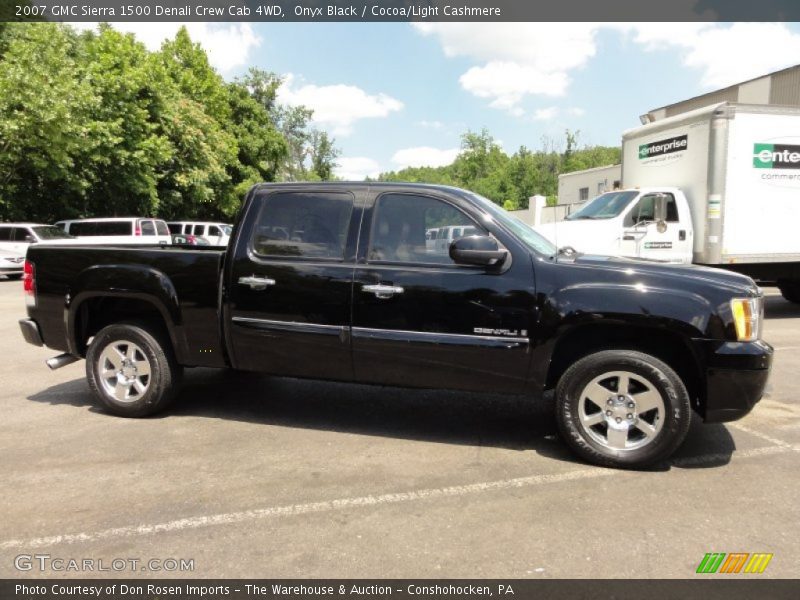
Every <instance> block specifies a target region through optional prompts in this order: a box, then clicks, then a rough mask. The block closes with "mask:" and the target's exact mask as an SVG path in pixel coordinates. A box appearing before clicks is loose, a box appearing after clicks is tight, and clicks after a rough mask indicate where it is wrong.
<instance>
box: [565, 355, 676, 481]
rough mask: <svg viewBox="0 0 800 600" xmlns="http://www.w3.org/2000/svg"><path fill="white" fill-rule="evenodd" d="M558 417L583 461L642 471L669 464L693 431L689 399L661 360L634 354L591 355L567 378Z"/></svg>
mask: <svg viewBox="0 0 800 600" xmlns="http://www.w3.org/2000/svg"><path fill="white" fill-rule="evenodd" d="M556 414H557V421H558V426H559V429H560V431H561V435H562V437H563V438H564V439H565V440H566V442H567V443H568V444H569V446H570V447H571V448H572V450H573V451H574V452H575V453H576V454H577V455H578V456H580V457H581V458H583V459H585V460H587V461H589V462H592V463H595V464H599V465H603V466H608V467H621V468H640V467H645V466H647V465H649V464H652V463H654V462H657V461H659V460H663V459H665V458H667V457H668V456H670V455H671V454H672V453H673V452H674V451H675V449H676V448H677V447H678V446H680V444H681V443H682V442H683V440H684V438H685V437H686V434H687V432H688V431H689V423H690V422H691V406H690V402H689V394H688V393H687V391H686V386H684V384H683V382H682V381H681V379H680V377H679V376H678V375H677V373H675V371H674V370H673V369H671V368H670V367H669V366H668V365H667V364H665V363H664V362H662V361H661V360H659V359H657V358H655V357H654V356H650V355H649V354H644V353H642V352H636V351H632V350H604V351H601V352H597V353H596V354H591V355H589V356H586V357H584V358H582V359H580V360H579V361H577V362H576V363H575V364H573V365H572V366H571V367H570V368H569V369H567V371H566V372H565V373H564V374H563V375H562V376H561V379H560V380H559V382H558V386H557V387H556Z"/></svg>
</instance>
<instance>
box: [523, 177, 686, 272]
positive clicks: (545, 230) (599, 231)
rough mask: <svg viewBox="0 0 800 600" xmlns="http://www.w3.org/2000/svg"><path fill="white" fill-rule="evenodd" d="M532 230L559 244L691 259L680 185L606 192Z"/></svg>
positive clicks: (651, 257)
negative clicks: (563, 216) (556, 220)
mask: <svg viewBox="0 0 800 600" xmlns="http://www.w3.org/2000/svg"><path fill="white" fill-rule="evenodd" d="M535 229H536V231H538V232H539V233H540V234H542V235H543V236H544V237H546V238H547V239H549V240H550V241H551V242H553V243H554V244H556V245H557V246H558V247H559V248H564V247H572V248H574V249H576V250H578V251H581V252H587V253H591V254H603V255H609V256H624V257H630V258H644V259H648V260H657V261H661V262H668V263H678V264H689V263H691V262H692V245H693V242H694V229H693V227H692V215H691V212H690V210H689V203H688V202H687V200H686V196H685V195H684V193H683V192H682V191H681V190H680V189H679V188H674V187H657V188H656V187H647V188H634V189H623V190H614V191H612V192H606V193H605V194H601V195H600V196H597V197H596V198H594V199H593V200H590V201H589V202H588V203H586V204H585V205H583V206H582V207H581V208H580V210H578V211H576V212H574V213H572V214H570V215H569V216H568V217H567V218H566V219H565V220H564V221H559V222H556V223H548V224H546V225H539V226H537V227H535Z"/></svg>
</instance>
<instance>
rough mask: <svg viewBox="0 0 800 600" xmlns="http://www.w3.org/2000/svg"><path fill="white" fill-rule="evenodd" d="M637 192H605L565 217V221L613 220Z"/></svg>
mask: <svg viewBox="0 0 800 600" xmlns="http://www.w3.org/2000/svg"><path fill="white" fill-rule="evenodd" d="M638 194H639V192H607V193H605V194H601V195H600V196H598V197H597V198H595V199H594V200H590V201H589V202H588V203H587V204H586V205H585V206H584V207H583V208H581V209H580V210H578V211H576V212H574V213H572V214H571V215H569V216H568V217H567V221H577V220H578V219H613V218H614V217H616V216H618V215H619V214H620V213H621V212H622V211H623V210H625V207H626V206H628V204H630V202H631V200H633V199H634V198H635V197H636V196H637V195H638Z"/></svg>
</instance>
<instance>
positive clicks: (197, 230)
mask: <svg viewBox="0 0 800 600" xmlns="http://www.w3.org/2000/svg"><path fill="white" fill-rule="evenodd" d="M192 233H194V234H195V235H205V234H206V226H205V225H195V226H194V231H193V232H192Z"/></svg>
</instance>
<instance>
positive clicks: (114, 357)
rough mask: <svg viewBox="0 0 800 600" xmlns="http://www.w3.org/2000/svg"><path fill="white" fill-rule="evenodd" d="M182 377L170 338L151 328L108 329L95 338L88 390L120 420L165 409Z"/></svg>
mask: <svg viewBox="0 0 800 600" xmlns="http://www.w3.org/2000/svg"><path fill="white" fill-rule="evenodd" d="M180 373H181V368H180V366H179V365H178V364H177V362H176V361H175V358H174V356H173V353H172V347H171V344H170V343H169V341H168V339H167V338H166V336H164V334H163V333H161V332H159V331H157V330H156V329H155V328H150V327H148V326H147V325H139V324H134V323H119V324H115V325H109V326H108V327H105V328H103V329H102V330H100V332H98V334H97V335H96V336H94V339H93V340H92V343H91V344H90V345H89V350H88V352H87V354H86V378H87V380H88V381H89V387H90V388H91V390H92V392H93V393H94V395H95V397H96V398H97V399H98V400H99V401H100V403H101V404H102V405H103V406H104V407H105V408H106V409H108V410H109V411H110V412H112V413H114V414H115V415H119V416H121V417H144V416H147V415H151V414H153V413H156V412H158V411H160V410H162V409H163V408H165V407H166V406H167V405H168V404H169V402H170V400H172V397H173V396H174V393H175V388H176V387H177V382H178V379H179V377H180Z"/></svg>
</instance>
